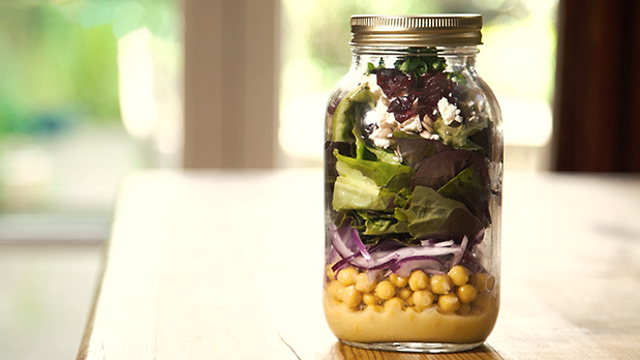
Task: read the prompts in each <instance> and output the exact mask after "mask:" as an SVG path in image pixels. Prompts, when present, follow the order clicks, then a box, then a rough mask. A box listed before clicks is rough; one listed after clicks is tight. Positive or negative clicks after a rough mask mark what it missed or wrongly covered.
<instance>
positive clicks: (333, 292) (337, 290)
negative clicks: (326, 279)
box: [327, 281, 344, 301]
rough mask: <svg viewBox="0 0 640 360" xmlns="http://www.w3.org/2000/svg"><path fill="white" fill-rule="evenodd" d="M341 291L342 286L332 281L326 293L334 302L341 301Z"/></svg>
mask: <svg viewBox="0 0 640 360" xmlns="http://www.w3.org/2000/svg"><path fill="white" fill-rule="evenodd" d="M342 289H344V285H342V284H340V283H339V282H337V281H332V282H330V283H329V284H328V285H327V293H328V294H329V295H330V296H331V297H333V299H334V300H336V301H342Z"/></svg>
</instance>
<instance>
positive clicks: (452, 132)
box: [433, 117, 489, 150]
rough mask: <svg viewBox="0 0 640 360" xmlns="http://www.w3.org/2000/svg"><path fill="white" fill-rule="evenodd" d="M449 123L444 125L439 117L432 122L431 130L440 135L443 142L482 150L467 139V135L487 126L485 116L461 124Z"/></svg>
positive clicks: (462, 147) (459, 147)
mask: <svg viewBox="0 0 640 360" xmlns="http://www.w3.org/2000/svg"><path fill="white" fill-rule="evenodd" d="M451 125H456V126H451ZM451 125H446V124H445V123H444V120H443V119H442V118H441V117H439V118H438V119H437V120H436V121H435V122H434V123H433V130H434V131H435V132H436V133H437V134H438V136H440V139H442V142H443V143H444V144H446V145H449V146H453V147H455V148H457V149H466V150H482V147H480V146H478V145H477V144H475V143H474V142H473V141H471V140H469V137H470V136H472V135H473V134H475V133H477V132H479V131H481V130H483V129H484V128H486V127H487V126H489V120H488V119H487V118H484V119H481V120H478V121H472V122H465V123H463V124H457V123H455V122H454V123H453V124H451Z"/></svg>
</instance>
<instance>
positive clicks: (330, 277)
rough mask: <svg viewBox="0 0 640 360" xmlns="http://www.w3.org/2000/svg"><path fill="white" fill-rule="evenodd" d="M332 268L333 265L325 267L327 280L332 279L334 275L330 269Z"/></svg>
mask: <svg viewBox="0 0 640 360" xmlns="http://www.w3.org/2000/svg"><path fill="white" fill-rule="evenodd" d="M332 266H333V265H327V278H329V279H333V277H334V276H335V275H336V274H335V273H334V272H333V269H331V267H332Z"/></svg>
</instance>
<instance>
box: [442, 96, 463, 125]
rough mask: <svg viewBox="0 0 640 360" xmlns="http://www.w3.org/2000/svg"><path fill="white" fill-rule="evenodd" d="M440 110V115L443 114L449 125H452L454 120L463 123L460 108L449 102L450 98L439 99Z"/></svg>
mask: <svg viewBox="0 0 640 360" xmlns="http://www.w3.org/2000/svg"><path fill="white" fill-rule="evenodd" d="M438 112H440V116H442V120H444V123H445V125H447V126H449V125H451V124H452V123H453V122H454V121H457V122H459V123H462V117H461V116H460V109H458V108H457V107H456V106H455V105H453V104H449V100H447V98H446V97H443V98H442V99H440V101H438Z"/></svg>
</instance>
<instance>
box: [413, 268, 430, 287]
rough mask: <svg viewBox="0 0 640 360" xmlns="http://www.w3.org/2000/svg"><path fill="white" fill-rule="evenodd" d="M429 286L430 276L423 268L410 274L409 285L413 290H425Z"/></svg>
mask: <svg viewBox="0 0 640 360" xmlns="http://www.w3.org/2000/svg"><path fill="white" fill-rule="evenodd" d="M428 286H429V277H428V276H427V274H425V273H424V271H422V270H414V271H413V272H412V273H411V275H409V287H410V288H411V290H413V291H418V290H425V289H426V288H427V287H428Z"/></svg>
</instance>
